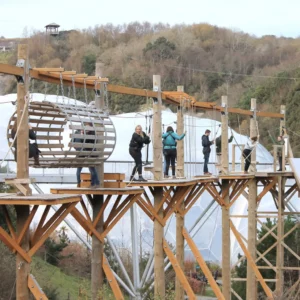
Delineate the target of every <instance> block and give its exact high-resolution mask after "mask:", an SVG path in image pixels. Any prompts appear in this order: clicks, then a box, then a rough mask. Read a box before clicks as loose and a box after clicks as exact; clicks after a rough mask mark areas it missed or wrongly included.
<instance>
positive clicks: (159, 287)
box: [154, 187, 165, 299]
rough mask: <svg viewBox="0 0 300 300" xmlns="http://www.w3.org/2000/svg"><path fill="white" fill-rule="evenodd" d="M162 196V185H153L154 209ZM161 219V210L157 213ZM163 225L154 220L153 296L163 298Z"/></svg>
mask: <svg viewBox="0 0 300 300" xmlns="http://www.w3.org/2000/svg"><path fill="white" fill-rule="evenodd" d="M162 198H163V189H162V187H154V209H155V210H156V211H157V209H158V207H159V205H160V202H161V200H162ZM157 214H158V216H159V217H160V218H161V219H163V217H164V215H163V210H162V209H160V210H159V212H158V213H157ZM163 238H164V227H163V226H162V225H161V224H160V223H159V222H158V221H157V220H156V219H155V220H154V297H155V299H165V270H164V248H163Z"/></svg>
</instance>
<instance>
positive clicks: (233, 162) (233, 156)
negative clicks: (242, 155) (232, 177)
mask: <svg viewBox="0 0 300 300" xmlns="http://www.w3.org/2000/svg"><path fill="white" fill-rule="evenodd" d="M235 146H236V145H235V144H232V154H231V157H232V161H231V171H232V172H234V171H235Z"/></svg>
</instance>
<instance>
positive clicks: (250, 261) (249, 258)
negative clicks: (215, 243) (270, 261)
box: [230, 221, 274, 300]
mask: <svg viewBox="0 0 300 300" xmlns="http://www.w3.org/2000/svg"><path fill="white" fill-rule="evenodd" d="M230 228H231V231H232V233H233V234H234V236H235V238H236V239H237V241H238V243H239V245H240V246H241V248H242V250H243V252H244V254H245V256H246V257H247V263H248V264H250V266H251V268H252V270H253V272H254V273H255V276H256V278H257V279H258V281H259V283H260V284H261V286H262V288H263V290H264V292H265V293H266V295H267V297H268V299H274V297H273V294H272V291H271V290H270V288H269V287H268V285H267V284H266V282H265V281H264V279H263V277H262V275H261V273H260V272H259V270H258V267H257V266H256V264H255V260H254V259H253V257H252V256H251V254H250V253H249V251H248V249H247V247H246V246H245V244H244V243H243V241H242V239H241V237H240V234H239V232H238V231H237V229H236V228H235V226H234V225H233V223H232V222H231V221H230ZM249 300H250V299H249Z"/></svg>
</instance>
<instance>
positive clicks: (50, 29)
mask: <svg viewBox="0 0 300 300" xmlns="http://www.w3.org/2000/svg"><path fill="white" fill-rule="evenodd" d="M59 27H60V25H58V24H56V23H51V24H48V25H46V26H45V28H46V34H49V35H52V36H57V35H58V34H59V31H58V28H59Z"/></svg>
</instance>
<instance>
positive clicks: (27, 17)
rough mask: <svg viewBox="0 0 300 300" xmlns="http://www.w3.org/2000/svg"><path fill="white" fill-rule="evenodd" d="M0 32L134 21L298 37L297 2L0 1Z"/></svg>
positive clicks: (6, 34)
mask: <svg viewBox="0 0 300 300" xmlns="http://www.w3.org/2000/svg"><path fill="white" fill-rule="evenodd" d="M0 14H1V17H0V36H2V35H3V36H4V37H6V38H13V37H22V34H23V30H24V28H25V27H27V28H28V30H29V32H30V31H31V30H32V29H36V30H44V26H45V25H46V24H48V23H52V22H55V23H58V24H59V25H61V28H60V29H65V30H69V29H74V28H77V29H78V28H79V29H81V28H87V27H90V26H91V27H94V26H95V25H97V24H106V23H113V24H122V23H129V22H133V21H141V22H142V21H149V22H151V23H156V22H164V23H169V24H171V25H173V24H177V23H185V24H192V23H201V22H208V23H210V24H213V25H218V26H223V27H227V28H231V29H239V30H242V31H244V32H248V33H250V34H254V35H257V36H261V35H265V34H274V35H277V36H281V35H283V36H288V37H297V36H299V35H300V17H299V15H300V0H285V1H279V0H251V1H250V0H184V1H182V0H181V1H179V0H151V1H149V0H148V1H145V0H87V1H82V0H81V1H78V0H50V1H47V0H0Z"/></svg>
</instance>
